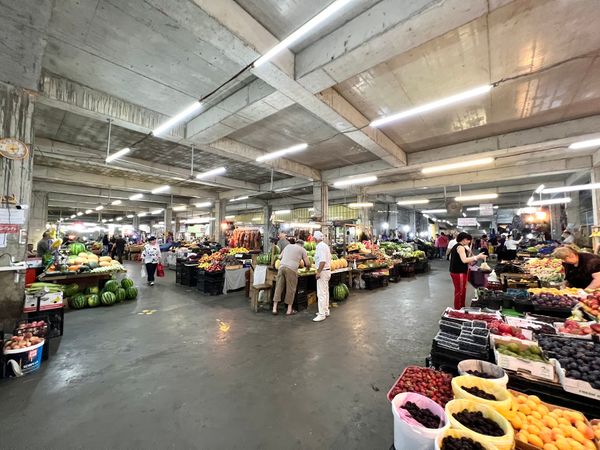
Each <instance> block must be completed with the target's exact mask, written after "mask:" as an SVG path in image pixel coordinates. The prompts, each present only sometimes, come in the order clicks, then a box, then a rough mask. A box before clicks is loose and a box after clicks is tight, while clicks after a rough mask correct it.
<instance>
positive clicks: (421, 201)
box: [396, 198, 429, 205]
mask: <svg viewBox="0 0 600 450" xmlns="http://www.w3.org/2000/svg"><path fill="white" fill-rule="evenodd" d="M396 203H397V204H398V205H425V204H427V203H429V200H428V199H426V198H423V199H414V200H398V201H397V202H396Z"/></svg>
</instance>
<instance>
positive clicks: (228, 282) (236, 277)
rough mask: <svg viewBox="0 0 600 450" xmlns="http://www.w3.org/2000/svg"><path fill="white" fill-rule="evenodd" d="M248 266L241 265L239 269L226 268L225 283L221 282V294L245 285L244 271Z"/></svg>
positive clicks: (246, 270)
mask: <svg viewBox="0 0 600 450" xmlns="http://www.w3.org/2000/svg"><path fill="white" fill-rule="evenodd" d="M248 270H249V269H248V267H242V268H241V269H234V270H226V271H225V283H224V284H223V294H227V291H235V290H238V289H242V288H245V287H246V272H248Z"/></svg>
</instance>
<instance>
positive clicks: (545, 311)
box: [533, 305, 571, 319]
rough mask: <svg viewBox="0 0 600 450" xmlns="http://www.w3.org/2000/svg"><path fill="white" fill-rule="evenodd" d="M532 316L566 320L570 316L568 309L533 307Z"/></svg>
mask: <svg viewBox="0 0 600 450" xmlns="http://www.w3.org/2000/svg"><path fill="white" fill-rule="evenodd" d="M533 312H534V314H542V315H544V316H550V317H557V318H560V319H566V318H568V317H569V316H570V315H571V309H570V308H549V307H547V306H539V305H533Z"/></svg>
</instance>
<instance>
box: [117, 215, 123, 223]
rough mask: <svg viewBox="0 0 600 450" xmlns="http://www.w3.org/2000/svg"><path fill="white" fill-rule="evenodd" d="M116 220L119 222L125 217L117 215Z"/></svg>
mask: <svg viewBox="0 0 600 450" xmlns="http://www.w3.org/2000/svg"><path fill="white" fill-rule="evenodd" d="M115 220H116V221H117V222H120V221H121V220H123V218H122V217H120V216H119V217H117V218H116V219H115Z"/></svg>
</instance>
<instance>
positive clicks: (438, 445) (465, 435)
mask: <svg viewBox="0 0 600 450" xmlns="http://www.w3.org/2000/svg"><path fill="white" fill-rule="evenodd" d="M446 438H449V439H453V440H460V439H470V440H471V441H472V442H473V443H477V444H479V445H480V446H481V448H483V450H498V447H496V446H495V445H493V444H490V443H488V442H487V441H486V440H485V439H481V437H480V436H478V435H477V434H475V433H473V432H471V431H468V430H455V429H453V428H449V429H447V430H444V431H443V432H442V433H440V434H438V436H437V438H435V450H446V449H448V448H457V447H456V446H453V447H449V445H448V441H446V445H445V446H444V439H446ZM463 442H464V441H463ZM468 442H469V441H467V443H468ZM396 448H397V447H396Z"/></svg>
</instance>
